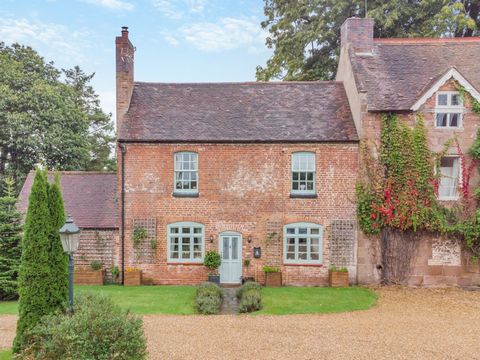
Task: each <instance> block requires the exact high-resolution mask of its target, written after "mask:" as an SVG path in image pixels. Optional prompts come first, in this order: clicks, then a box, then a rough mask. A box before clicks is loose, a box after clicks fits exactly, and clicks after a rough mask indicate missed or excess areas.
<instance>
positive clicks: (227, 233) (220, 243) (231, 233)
mask: <svg viewBox="0 0 480 360" xmlns="http://www.w3.org/2000/svg"><path fill="white" fill-rule="evenodd" d="M224 236H238V238H239V241H238V260H239V261H240V279H239V282H238V283H236V282H235V283H228V282H224V283H222V284H241V283H242V276H243V257H242V255H243V251H242V250H243V236H242V234H241V233H239V232H238V231H231V230H227V231H222V232H221V233H219V234H218V253H219V254H221V251H222V247H223V240H222V238H223V237H224ZM222 262H223V256H222ZM220 266H221V265H220ZM219 274H220V269H219ZM221 278H222V276H221V274H220V279H221Z"/></svg>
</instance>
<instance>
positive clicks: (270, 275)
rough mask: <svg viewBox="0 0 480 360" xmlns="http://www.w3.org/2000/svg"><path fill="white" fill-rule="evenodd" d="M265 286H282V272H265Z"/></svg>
mask: <svg viewBox="0 0 480 360" xmlns="http://www.w3.org/2000/svg"><path fill="white" fill-rule="evenodd" d="M265 286H266V287H280V286H282V273H281V272H266V273H265Z"/></svg>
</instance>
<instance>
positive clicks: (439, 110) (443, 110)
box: [434, 91, 464, 129]
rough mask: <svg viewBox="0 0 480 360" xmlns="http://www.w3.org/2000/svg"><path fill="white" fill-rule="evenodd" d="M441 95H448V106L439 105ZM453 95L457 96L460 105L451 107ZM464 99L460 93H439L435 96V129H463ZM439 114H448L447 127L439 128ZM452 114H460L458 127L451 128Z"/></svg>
mask: <svg viewBox="0 0 480 360" xmlns="http://www.w3.org/2000/svg"><path fill="white" fill-rule="evenodd" d="M440 95H447V105H439V104H438V97H439V96H440ZM452 95H457V96H458V100H459V104H458V105H451V99H452ZM463 113H464V107H463V99H462V98H461V96H460V93H459V92H458V91H438V92H437V93H436V95H435V118H434V121H435V128H436V129H461V128H462V127H463ZM438 114H448V118H447V126H438V125H437V115H438ZM451 114H458V122H457V126H450V116H451Z"/></svg>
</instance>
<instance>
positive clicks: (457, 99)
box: [451, 94, 460, 106]
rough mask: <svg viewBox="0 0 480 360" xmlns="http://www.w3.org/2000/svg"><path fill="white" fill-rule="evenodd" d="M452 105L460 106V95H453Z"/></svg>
mask: <svg viewBox="0 0 480 360" xmlns="http://www.w3.org/2000/svg"><path fill="white" fill-rule="evenodd" d="M451 105H452V106H458V105H460V96H459V95H458V94H452V98H451Z"/></svg>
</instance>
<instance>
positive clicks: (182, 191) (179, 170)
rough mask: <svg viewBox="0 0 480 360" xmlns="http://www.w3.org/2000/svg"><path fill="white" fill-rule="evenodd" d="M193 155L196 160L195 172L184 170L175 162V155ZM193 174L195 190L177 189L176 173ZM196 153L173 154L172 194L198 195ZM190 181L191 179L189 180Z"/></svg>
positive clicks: (179, 152)
mask: <svg viewBox="0 0 480 360" xmlns="http://www.w3.org/2000/svg"><path fill="white" fill-rule="evenodd" d="M186 154H189V155H195V158H196V169H195V170H190V169H189V170H185V169H182V168H181V167H180V163H178V162H177V155H182V157H183V155H186ZM182 163H183V161H182ZM186 172H189V173H195V174H196V176H197V188H196V189H183V188H182V189H177V173H186ZM198 173H199V171H198V153H196V152H194V151H177V152H176V153H174V154H173V192H174V193H177V194H179V193H180V194H198V188H199V178H198ZM190 181H191V179H190Z"/></svg>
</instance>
